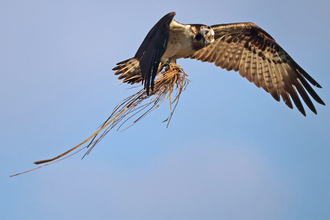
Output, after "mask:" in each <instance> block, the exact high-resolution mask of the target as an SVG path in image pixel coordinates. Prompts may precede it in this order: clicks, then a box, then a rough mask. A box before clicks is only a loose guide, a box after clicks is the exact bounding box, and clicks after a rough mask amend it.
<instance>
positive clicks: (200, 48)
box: [113, 12, 325, 116]
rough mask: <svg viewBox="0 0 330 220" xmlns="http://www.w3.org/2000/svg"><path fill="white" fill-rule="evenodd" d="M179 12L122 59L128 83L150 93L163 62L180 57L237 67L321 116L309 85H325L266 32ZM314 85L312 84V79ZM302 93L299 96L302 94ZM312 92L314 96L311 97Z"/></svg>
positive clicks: (275, 93)
mask: <svg viewBox="0 0 330 220" xmlns="http://www.w3.org/2000/svg"><path fill="white" fill-rule="evenodd" d="M174 16H175V12H171V13H168V14H166V15H165V16H164V17H162V18H161V19H160V20H159V21H158V22H157V23H156V24H155V25H154V26H153V28H152V29H151V30H150V31H149V33H148V34H147V36H146V37H145V39H144V40H143V42H142V44H141V46H140V47H139V49H138V50H137V52H136V54H135V56H134V57H133V58H131V59H128V60H125V61H122V62H120V63H117V66H116V67H115V68H113V70H115V71H116V72H115V75H119V79H123V82H125V83H129V84H134V83H142V84H143V85H144V89H145V90H146V92H147V94H148V95H149V93H150V92H149V91H150V90H151V91H153V89H154V82H155V78H156V76H157V74H158V73H159V72H160V71H159V69H160V68H161V67H162V65H163V64H166V63H169V64H173V65H175V64H176V60H177V59H179V58H191V59H196V60H200V61H202V62H211V63H214V64H215V66H219V67H221V68H223V69H226V70H228V71H230V70H234V71H236V72H239V74H240V75H241V76H242V77H244V78H246V79H247V80H249V81H250V82H253V83H254V84H255V85H256V86H258V87H259V88H260V87H262V88H263V89H264V90H265V91H266V92H268V93H270V94H271V95H272V97H273V98H274V99H275V100H277V101H280V97H282V99H283V101H284V102H285V104H286V105H287V106H288V107H290V108H293V105H292V102H291V100H292V101H293V103H294V104H295V105H296V107H297V109H298V110H299V111H300V112H301V113H302V114H303V115H305V116H306V113H305V110H304V107H303V105H302V102H301V100H300V98H299V96H300V97H301V98H302V99H303V101H304V102H305V103H306V105H307V106H308V107H309V109H310V110H311V111H312V112H314V113H315V114H317V112H316V109H315V107H314V104H313V102H312V101H311V99H310V97H309V95H310V96H311V97H312V98H313V99H314V100H315V101H316V102H318V103H319V104H322V105H325V103H324V102H323V101H322V99H321V98H320V97H319V96H318V95H317V93H316V92H315V91H314V90H313V88H312V87H311V85H310V84H312V85H313V86H316V87H318V88H322V87H321V86H320V84H318V83H317V82H316V81H315V80H314V79H313V78H312V77H311V76H310V75H309V74H308V73H307V72H306V71H305V70H303V69H302V68H301V67H300V66H299V65H298V64H297V63H296V62H295V61H294V60H293V59H292V58H291V57H290V55H289V54H288V53H287V52H286V51H285V50H284V49H283V48H282V47H281V46H280V45H279V44H278V43H277V42H276V41H275V40H274V38H273V37H272V36H270V35H269V34H268V33H267V32H266V31H264V30H263V29H261V28H260V27H259V26H257V25H255V24H254V23H249V22H247V23H232V24H220V25H212V26H207V25H202V24H181V23H179V22H177V21H175V20H174V19H173V18H174ZM308 82H309V83H310V84H309V83H308ZM298 94H299V95H298ZM308 94H309V95H308Z"/></svg>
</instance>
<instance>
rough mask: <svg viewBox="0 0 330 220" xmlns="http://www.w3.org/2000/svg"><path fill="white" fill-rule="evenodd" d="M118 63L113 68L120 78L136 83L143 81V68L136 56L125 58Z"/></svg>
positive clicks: (129, 82) (125, 81)
mask: <svg viewBox="0 0 330 220" xmlns="http://www.w3.org/2000/svg"><path fill="white" fill-rule="evenodd" d="M116 65H117V66H116V67H115V68H113V69H112V70H116V72H115V75H119V77H118V79H123V83H128V84H134V83H140V82H142V75H141V69H140V66H139V61H138V60H137V59H136V58H130V59H127V60H124V61H122V62H119V63H117V64H116Z"/></svg>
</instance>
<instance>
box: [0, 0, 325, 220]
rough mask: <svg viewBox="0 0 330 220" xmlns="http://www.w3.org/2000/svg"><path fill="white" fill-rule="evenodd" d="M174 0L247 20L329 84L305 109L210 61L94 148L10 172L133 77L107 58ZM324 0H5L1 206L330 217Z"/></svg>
mask: <svg viewBox="0 0 330 220" xmlns="http://www.w3.org/2000/svg"><path fill="white" fill-rule="evenodd" d="M171 11H175V12H176V13H177V15H176V17H175V19H176V20H177V21H179V22H182V23H203V24H208V25H213V24H220V23H231V22H243V21H250V22H254V23H256V24H257V25H259V26H260V27H262V28H263V29H265V30H266V31H267V32H268V33H270V34H271V35H272V36H273V37H274V38H275V39H276V40H277V41H278V43H279V44H280V45H281V46H282V47H283V48H284V49H285V50H286V51H287V52H288V53H289V54H290V55H291V56H292V57H293V58H294V59H295V60H296V62H297V63H298V64H300V65H301V66H302V67H303V68H304V69H305V70H306V71H307V72H308V73H309V74H310V75H311V76H312V77H313V78H314V79H315V80H316V81H318V82H319V83H320V84H321V85H322V86H323V89H318V88H315V90H316V92H317V93H318V94H319V95H320V97H321V98H322V99H323V100H324V102H325V103H326V104H327V106H325V107H324V106H321V105H319V104H317V103H315V105H316V108H317V111H318V115H314V114H313V113H312V112H311V111H309V109H307V107H306V108H305V109H306V112H307V117H304V116H302V115H301V114H300V112H299V111H298V110H297V109H296V108H295V109H293V110H291V109H289V108H288V107H287V106H286V105H285V104H284V103H283V101H281V102H280V103H278V102H276V101H275V100H274V99H273V98H272V97H271V96H270V95H269V94H267V93H266V92H264V91H263V90H262V89H259V88H257V87H256V86H254V85H253V84H251V83H249V82H248V81H247V80H246V79H243V78H242V77H241V76H240V75H239V74H238V73H236V72H227V71H225V70H222V69H220V68H217V67H215V66H214V65H213V64H208V63H201V62H199V61H195V60H179V62H178V63H179V64H180V65H181V66H182V67H183V68H184V69H185V71H186V72H187V73H188V74H190V77H189V79H190V80H191V82H190V84H189V85H188V88H187V90H186V91H185V92H184V93H183V95H182V96H181V101H180V103H179V105H178V107H177V110H176V112H175V114H174V116H173V118H172V122H171V124H170V126H169V128H166V124H165V123H162V121H163V120H164V119H166V118H167V116H168V115H169V113H170V109H169V104H168V102H165V103H164V104H163V105H162V107H161V108H159V109H157V110H156V111H154V112H152V113H151V114H150V115H148V116H147V117H146V118H144V119H143V120H142V121H140V122H139V123H138V124H136V125H134V126H133V127H131V128H130V129H128V130H126V131H124V132H116V131H112V132H110V133H109V134H108V136H107V137H106V138H105V139H103V141H102V142H101V143H100V144H99V145H97V147H96V148H95V149H94V150H93V151H92V153H91V154H90V155H89V156H88V157H86V158H85V159H84V160H80V158H81V156H82V155H83V152H81V153H80V154H79V155H76V156H74V157H71V158H70V159H67V160H65V161H62V162H60V163H57V164H54V165H52V166H48V167H45V168H43V169H39V170H37V171H34V172H32V173H28V174H25V175H22V176H18V177H15V178H9V175H11V174H15V173H17V172H21V171H24V170H27V169H31V168H34V167H35V166H34V165H33V164H32V162H34V161H36V160H41V159H48V158H50V157H53V156H56V155H58V154H59V153H62V152H64V151H65V150H67V149H69V148H71V147H73V146H74V145H76V144H78V143H80V142H81V141H83V140H84V139H85V138H87V137H88V136H90V135H91V134H92V133H93V132H94V131H95V130H96V129H97V127H98V126H99V125H100V124H101V123H102V122H103V121H104V120H105V119H106V118H107V117H108V116H109V115H110V113H111V112H112V109H113V108H114V107H115V106H116V105H117V104H118V103H119V102H120V101H121V100H123V99H124V98H126V97H127V96H129V95H131V94H133V93H134V92H136V91H137V89H128V88H130V86H128V85H123V84H122V85H118V86H116V84H117V83H118V82H119V81H118V80H117V77H116V76H114V75H113V71H112V70H111V69H112V68H113V67H114V66H115V64H116V63H117V62H119V61H122V60H125V59H127V58H130V57H132V56H133V55H134V54H135V52H136V50H137V48H138V47H139V45H140V44H141V42H142V40H143V39H144V37H145V35H146V34H147V32H148V31H149V30H150V28H151V27H152V26H153V25H154V24H155V23H156V22H157V21H158V20H159V19H160V18H161V17H162V16H163V15H165V14H166V13H168V12H171ZM329 12H330V2H329V1H328V0H323V1H321V0H316V1H281V0H280V1H260V0H252V1H236V0H232V1H219V0H217V1H209V0H204V1H198V2H194V1H172V0H169V1H165V2H164V1H161V2H160V1H159V2H157V1H154V0H153V1H44V0H42V1H41V0H40V1H1V3H0V76H1V80H0V84H1V86H0V102H1V108H0V123H1V127H0V129H1V130H0V133H1V136H0V143H1V150H2V153H1V156H0V161H1V162H0V163H1V167H0V188H1V191H0V198H1V200H0V207H1V212H0V219H6V220H7V219H8V220H12V219H24V220H30V219H33V220H39V219H40V220H41V219H42V220H44V219H47V220H53V219H61V220H66V219H95V220H99V219H116V220H131V219H138V220H139V219H141V220H149V219H150V220H154V219H157V220H158V219H159V220H162V219H164V220H165V219H172V220H174V219H178V220H181V219H191V220H195V219H196V220H197V219H210V220H213V219H225V220H231V219H233V220H236V219H244V220H250V219H251V220H259V219H260V220H262V219H267V220H282V219H283V220H302V219H314V220H326V219H330V169H329V168H330V160H329V158H330V110H329V105H330V67H329V61H330V60H329V57H330V56H329V51H330V43H329V36H330V29H329V23H330V14H329Z"/></svg>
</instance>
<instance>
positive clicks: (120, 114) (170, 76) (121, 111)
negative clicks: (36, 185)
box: [11, 64, 189, 177]
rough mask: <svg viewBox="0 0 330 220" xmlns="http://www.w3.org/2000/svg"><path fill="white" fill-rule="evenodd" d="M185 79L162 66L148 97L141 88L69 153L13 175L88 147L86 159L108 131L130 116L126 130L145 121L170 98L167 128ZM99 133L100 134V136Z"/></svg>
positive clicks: (179, 72) (175, 69)
mask: <svg viewBox="0 0 330 220" xmlns="http://www.w3.org/2000/svg"><path fill="white" fill-rule="evenodd" d="M163 69H164V70H163ZM187 76H188V74H186V73H185V71H184V70H183V69H182V68H181V67H180V66H179V65H177V64H165V65H164V66H162V67H161V68H160V71H159V73H158V77H157V79H156V81H155V86H154V90H153V91H152V93H151V94H150V95H149V96H148V95H147V92H146V91H145V90H144V89H141V90H140V91H138V92H137V93H135V94H134V95H131V96H129V97H128V98H126V99H124V100H123V101H122V102H121V103H119V104H118V105H117V106H116V107H115V108H114V110H113V112H112V114H111V115H110V117H109V118H108V119H107V120H106V121H105V122H104V123H103V124H102V126H101V127H100V128H99V129H98V130H97V131H96V132H95V133H94V134H93V135H91V136H90V137H89V138H87V139H86V140H85V141H83V142H81V143H80V144H78V145H77V146H75V147H73V148H71V149H70V150H68V151H66V152H64V153H62V154H60V155H58V156H56V157H54V158H52V159H47V160H40V161H36V162H34V163H35V164H44V165H42V166H39V167H37V168H34V169H31V170H28V171H25V172H22V173H18V174H14V175H12V176H17V175H20V174H23V173H27V172H30V171H33V170H36V169H39V168H42V167H44V166H47V165H50V164H53V163H56V162H59V161H61V160H64V159H66V158H68V157H71V156H72V155H74V154H76V153H78V152H80V151H81V150H83V149H85V148H88V150H87V152H86V153H85V155H84V156H83V157H85V156H86V155H88V154H89V153H90V152H91V150H92V149H93V148H94V147H95V145H96V144H97V143H99V142H100V141H101V140H102V138H103V137H104V136H105V135H106V134H108V132H109V131H111V130H112V129H113V128H114V127H116V126H118V128H117V130H119V129H120V128H121V127H122V126H123V125H124V124H125V123H126V122H127V121H129V120H130V119H132V118H133V117H137V118H136V119H135V120H134V121H133V123H132V124H131V125H129V126H128V127H127V128H129V127H130V126H132V125H134V124H135V123H136V122H138V121H140V120H141V119H142V118H144V117H145V116H146V115H148V114H149V113H150V112H151V111H153V110H155V109H157V108H158V107H159V106H160V104H162V103H163V102H164V101H166V100H167V99H169V101H170V108H171V113H170V115H169V116H168V118H167V119H166V120H165V121H167V126H168V125H169V123H170V121H171V118H172V116H173V113H174V111H175V109H176V106H177V105H178V103H179V99H180V96H181V93H182V91H184V90H185V89H186V87H187V85H188V83H189V80H188V79H187V78H186V77H187ZM139 114H140V115H139ZM138 115H139V116H138ZM127 128H125V129H127ZM102 131H103V133H102V134H101V135H99V134H100V133H101V132H102ZM87 142H89V144H87V145H86V146H83V145H84V144H86V143H87ZM70 153H71V154H70ZM68 154H69V155H68ZM66 155H67V156H66ZM64 156H66V157H64ZM12 176H11V177H12Z"/></svg>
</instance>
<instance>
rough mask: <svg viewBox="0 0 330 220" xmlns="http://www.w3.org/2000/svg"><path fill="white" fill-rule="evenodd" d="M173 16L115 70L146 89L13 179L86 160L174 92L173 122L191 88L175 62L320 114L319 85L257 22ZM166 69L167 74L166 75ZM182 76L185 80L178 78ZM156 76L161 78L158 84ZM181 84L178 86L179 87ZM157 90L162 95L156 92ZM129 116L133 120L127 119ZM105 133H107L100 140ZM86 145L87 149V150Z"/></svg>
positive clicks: (155, 29)
mask: <svg viewBox="0 0 330 220" xmlns="http://www.w3.org/2000/svg"><path fill="white" fill-rule="evenodd" d="M174 16H175V12H171V13H169V14H167V15H165V16H164V17H162V18H161V19H160V20H159V21H158V22H157V23H156V24H155V25H154V27H153V28H152V29H151V30H150V31H149V33H148V34H147V36H146V37H145V39H144V40H143V42H142V44H141V46H140V47H139V49H138V50H137V52H136V54H135V56H134V57H133V58H130V59H128V60H125V61H122V62H120V63H117V66H116V67H115V68H113V70H115V71H116V72H115V74H116V75H119V79H122V80H123V82H125V83H129V84H134V83H142V84H143V85H144V89H142V90H140V91H139V92H138V93H136V94H135V95H132V96H130V97H128V98H127V99H125V100H124V101H122V102H121V103H119V105H117V107H115V109H114V111H113V113H112V114H111V116H110V117H109V118H108V119H107V120H106V121H105V122H104V123H103V125H102V126H101V127H100V128H99V129H98V130H97V131H96V132H95V133H94V134H93V135H91V136H90V137H89V138H87V139H86V140H85V141H83V142H81V143H80V144H78V145H76V146H75V147H73V148H71V149H69V150H68V151H66V152H64V153H62V154H60V155H58V156H56V157H54V158H52V159H47V160H40V161H36V162H34V163H35V164H43V163H45V165H42V166H39V167H37V168H34V169H31V170H28V171H25V172H22V173H18V174H15V175H12V176H17V175H20V174H23V173H27V172H30V171H33V170H36V169H39V168H41V167H44V166H47V165H49V164H52V163H55V162H58V161H61V160H63V159H66V158H67V157H70V156H72V155H74V154H76V153H78V152H79V151H81V150H83V149H85V148H89V149H88V151H87V152H86V154H85V155H87V154H89V152H90V151H91V150H92V149H93V147H94V146H95V145H96V144H97V143H98V142H99V141H100V140H101V139H102V138H103V137H104V136H105V135H106V134H107V133H108V132H109V131H110V130H111V129H112V128H113V127H115V126H116V125H118V124H120V123H121V122H122V121H124V122H123V123H122V124H124V123H125V122H126V121H127V120H128V119H130V118H131V117H132V116H134V115H135V114H136V113H139V112H140V111H141V110H144V109H147V108H149V107H150V106H151V107H150V108H149V109H148V110H147V111H146V112H145V113H143V114H142V116H140V117H139V118H138V119H137V120H135V121H134V123H135V122H137V121H139V120H140V119H141V118H143V117H144V116H145V115H147V114H148V113H149V112H150V111H152V110H153V109H156V108H157V107H158V106H159V104H160V103H162V102H163V101H164V100H166V99H167V98H168V97H169V96H171V93H172V91H173V88H179V89H178V91H179V92H178V93H177V95H176V98H175V99H174V101H172V102H171V103H172V104H173V103H175V106H174V109H173V110H172V113H171V115H170V117H169V121H170V119H171V117H172V114H173V112H174V110H175V107H176V105H177V103H178V100H179V96H180V94H181V91H182V90H183V89H184V88H185V85H187V83H186V82H187V81H185V80H186V79H185V76H187V74H185V72H184V71H183V70H182V69H181V67H180V66H179V65H177V64H176V60H177V59H179V58H191V59H196V60H200V61H202V62H212V63H214V64H215V66H219V67H221V68H223V69H226V70H228V71H230V70H234V71H236V72H239V74H240V75H241V76H242V77H245V78H246V79H248V80H249V81H250V82H253V83H254V84H255V85H256V86H258V87H262V88H263V89H264V90H265V91H266V92H268V93H270V94H271V95H272V96H273V98H274V99H275V100H277V101H280V97H282V99H283V101H284V102H285V104H286V105H287V106H289V107H290V108H293V105H292V102H291V100H292V101H293V103H294V104H295V105H296V107H297V108H298V110H299V111H300V112H301V113H302V114H303V115H305V116H306V113H305V110H304V107H303V105H302V103H301V100H300V98H299V96H300V97H301V98H302V99H303V100H304V102H305V103H306V105H307V106H308V107H309V109H310V110H311V111H312V112H314V113H315V114H316V113H317V112H316V109H315V107H314V104H313V102H312V101H311V99H310V97H309V95H310V96H311V97H312V98H313V99H314V100H315V101H316V102H318V103H319V104H322V105H325V104H324V102H323V101H322V99H321V98H320V97H319V96H318V95H317V94H316V92H315V91H314V90H313V88H312V87H311V85H310V84H312V85H314V86H316V87H319V88H321V86H320V85H319V84H318V83H317V82H316V81H315V80H314V79H313V78H312V77H311V76H310V75H309V74H308V73H307V72H306V71H305V70H303V69H302V68H301V67H300V66H299V65H298V64H297V63H296V62H295V61H294V60H293V59H292V58H291V57H290V55H289V54H288V53H287V52H286V51H285V50H284V49H283V48H282V47H281V46H280V45H279V44H278V43H277V42H276V41H275V40H274V38H272V36H270V35H269V34H268V33H267V32H266V31H264V30H263V29H261V28H260V27H258V26H257V25H255V24H253V23H233V24H220V25H212V26H207V25H202V24H181V23H179V22H177V21H175V20H174V19H173V18H174ZM164 67H165V71H162V69H163V68H164ZM166 68H167V69H166ZM178 73H179V74H182V75H181V76H179V77H178V75H177V74H178ZM175 74H176V75H175ZM157 75H159V77H158V78H157V79H155V78H156V77H157ZM180 77H181V78H180ZM178 79H179V80H178ZM177 85H179V86H178V87H175V86H177ZM154 89H155V90H158V91H157V92H156V91H154ZM150 91H151V93H150ZM298 94H299V95H298ZM153 95H154V96H153ZM152 96H153V98H151V101H149V102H148V103H147V104H144V105H142V106H141V103H142V102H143V101H144V100H146V99H148V98H149V97H152ZM128 115H132V116H130V117H128V119H127V120H126V119H125V118H126V116H128ZM134 123H133V124H134ZM122 124H121V125H120V126H119V128H120V127H121V126H122ZM101 131H103V134H101V135H100V136H99V137H98V138H97V139H96V137H97V136H98V135H99V133H100V132H101ZM88 141H89V144H88V145H87V146H85V147H83V145H84V144H85V143H87V142H88ZM70 153H71V154H70ZM68 154H70V155H68ZM66 155H68V156H66ZM64 156H66V157H64Z"/></svg>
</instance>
